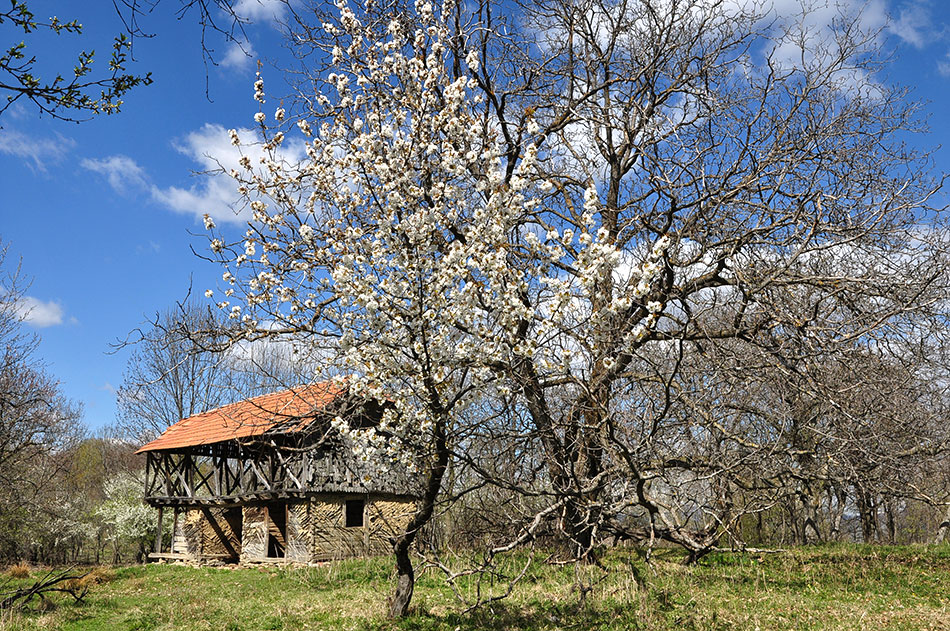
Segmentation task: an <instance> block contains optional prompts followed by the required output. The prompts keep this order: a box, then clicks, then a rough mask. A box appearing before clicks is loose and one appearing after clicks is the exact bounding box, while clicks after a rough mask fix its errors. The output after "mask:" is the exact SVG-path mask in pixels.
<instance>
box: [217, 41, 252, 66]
mask: <svg viewBox="0 0 950 631" xmlns="http://www.w3.org/2000/svg"><path fill="white" fill-rule="evenodd" d="M255 55H257V53H256V52H255V51H254V46H252V45H251V43H250V42H241V43H238V42H231V44H230V46H228V52H227V53H225V55H224V58H223V59H222V60H221V67H222V68H230V69H232V70H240V69H242V68H247V67H248V66H249V65H250V64H251V61H253V60H254V57H255Z"/></svg>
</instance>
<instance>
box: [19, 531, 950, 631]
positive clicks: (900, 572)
mask: <svg viewBox="0 0 950 631" xmlns="http://www.w3.org/2000/svg"><path fill="white" fill-rule="evenodd" d="M527 561H529V558H528V557H527V556H526V555H525V554H524V553H520V554H518V555H515V556H513V557H511V558H508V559H506V560H504V561H503V562H502V563H501V567H500V568H499V569H500V571H501V572H502V573H509V574H512V573H517V572H519V571H520V570H521V568H522V567H523V565H524V563H526V562H527ZM681 561H682V555H681V554H679V553H678V552H675V551H672V550H661V551H657V552H656V553H655V554H654V556H653V562H652V564H650V565H648V564H647V563H646V562H645V561H644V558H643V555H642V554H641V553H639V552H638V551H636V550H633V549H621V550H613V551H611V552H610V553H608V554H607V555H606V556H605V558H604V566H605V568H606V569H607V570H608V571H606V572H605V571H604V570H603V569H601V568H597V567H592V566H588V567H575V566H573V565H567V566H563V565H561V566H558V565H549V564H546V563H544V562H543V558H542V557H540V556H539V557H538V558H537V559H534V560H532V562H531V563H530V565H529V567H528V570H527V571H526V573H525V576H524V577H523V579H522V581H521V582H520V583H519V584H518V586H517V587H516V588H515V591H514V592H513V594H512V595H511V596H510V597H509V598H507V599H505V600H502V601H499V602H495V603H493V604H491V605H490V606H489V605H486V606H483V607H482V608H480V609H477V610H476V611H474V612H471V613H464V609H465V606H464V605H462V604H461V603H460V602H459V600H458V599H457V598H456V596H455V594H454V593H453V591H452V590H451V589H450V588H449V587H448V586H447V585H446V584H445V582H444V580H443V579H442V577H441V575H439V574H438V573H436V572H435V571H434V570H431V569H429V570H424V571H421V572H420V574H419V576H418V582H417V586H416V592H415V598H414V600H413V614H412V615H411V616H410V617H408V618H406V619H404V620H400V621H391V620H387V619H386V617H385V609H386V597H387V595H388V593H389V591H390V589H391V578H392V575H391V561H390V560H389V559H387V558H381V559H370V560H356V561H343V562H338V563H331V564H327V565H324V566H320V567H312V568H300V569H281V568H274V567H262V568H241V569H236V570H235V569H214V568H200V569H199V568H191V567H184V566H172V565H150V566H139V567H128V568H121V569H118V570H117V571H116V572H115V576H114V579H113V580H111V581H109V582H106V583H103V584H99V585H94V586H93V587H92V589H91V591H90V594H89V596H87V598H86V602H85V603H82V604H74V603H71V602H69V601H68V600H66V599H56V600H55V602H54V603H52V604H51V605H46V606H45V607H44V606H37V607H35V608H33V609H32V610H30V611H24V612H20V613H10V612H5V613H2V614H0V630H3V631H6V630H10V631H21V630H22V631H25V630H36V631H39V630H42V631H73V630H79V629H83V630H103V631H105V630H110V631H112V630H116V631H132V630H136V631H166V630H171V629H183V630H196V631H197V630H204V629H208V630H211V629H215V630H218V629H223V630H226V631H250V630H258V629H341V630H342V629H354V630H363V629H365V630H367V631H436V630H443V629H444V630H448V631H452V630H455V629H458V630H459V631H470V630H475V629H524V630H527V631H542V630H544V631H547V630H551V631H553V630H555V629H565V630H566V629H578V630H580V629H611V630H613V629H616V630H618V631H619V630H621V629H623V630H626V629H642V630H644V631H647V630H649V631H654V630H656V631H660V630H664V631H665V630H676V631H689V630H692V629H696V630H699V629H702V630H726V629H729V630H732V629H737V630H749V631H752V630H754V629H758V630H761V631H766V630H772V629H796V630H806V629H814V630H829V631H830V630H835V631H838V630H849V629H854V630H858V629H862V630H863V629H907V630H910V629H914V630H917V629H935V630H936V629H942V630H948V631H950V546H939V547H934V546H931V547H872V546H832V547H821V548H802V549H796V550H792V551H789V552H784V553H779V554H765V555H750V554H725V553H717V554H714V555H711V556H709V557H707V558H705V559H704V560H703V561H702V562H701V563H700V564H699V565H698V566H694V567H685V566H683V565H682V563H681ZM18 582H19V581H18ZM506 585H507V582H506V581H504V580H503V579H501V578H498V577H496V578H494V579H493V578H492V577H483V579H482V580H481V582H479V581H478V580H476V579H475V578H465V579H460V580H459V581H458V582H457V588H458V590H459V592H460V593H461V594H462V595H463V596H464V597H465V598H467V599H472V598H474V596H475V594H476V593H478V591H479V589H480V590H481V593H483V594H486V593H487V594H492V593H499V592H500V591H501V590H503V589H504V588H505V586H506Z"/></svg>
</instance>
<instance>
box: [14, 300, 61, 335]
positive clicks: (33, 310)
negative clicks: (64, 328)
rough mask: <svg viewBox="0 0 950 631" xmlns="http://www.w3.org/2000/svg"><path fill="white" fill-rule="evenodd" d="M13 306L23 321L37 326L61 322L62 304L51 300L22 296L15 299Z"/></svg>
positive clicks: (42, 326)
mask: <svg viewBox="0 0 950 631" xmlns="http://www.w3.org/2000/svg"><path fill="white" fill-rule="evenodd" d="M15 308H16V312H17V315H18V316H19V317H20V319H21V320H22V321H23V322H26V323H27V324H29V325H31V326H35V327H37V328H45V327H48V326H55V325H57V324H62V323H63V306H62V305H61V304H59V303H58V302H56V301H53V300H50V301H49V302H43V301H42V300H40V299H39V298H34V297H33V296H23V297H22V298H20V299H19V300H17V302H16V307H15Z"/></svg>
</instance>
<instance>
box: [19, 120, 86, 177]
mask: <svg viewBox="0 0 950 631" xmlns="http://www.w3.org/2000/svg"><path fill="white" fill-rule="evenodd" d="M75 145H76V142H75V141H74V140H71V139H69V138H63V137H62V136H60V137H58V138H56V139H55V140H54V139H52V138H36V137H33V136H30V135H27V134H24V133H23V132H19V131H16V130H15V129H10V128H6V129H4V130H3V133H0V153H5V154H7V155H9V156H13V157H15V158H23V159H25V160H30V161H32V163H33V164H32V166H31V167H30V168H33V169H35V170H37V171H41V172H43V173H45V172H46V167H47V165H51V164H56V163H58V162H60V161H61V160H62V159H63V157H64V156H65V155H66V154H67V153H69V151H70V149H72V148H73V147H74V146H75Z"/></svg>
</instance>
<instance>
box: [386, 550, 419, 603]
mask: <svg viewBox="0 0 950 631" xmlns="http://www.w3.org/2000/svg"><path fill="white" fill-rule="evenodd" d="M395 553H396V592H395V593H394V594H393V598H392V602H391V603H390V604H389V615H390V616H391V617H393V618H398V617H401V616H405V615H406V614H407V613H408V612H409V603H410V602H412V592H413V591H414V589H415V585H416V573H415V571H414V570H413V568H412V559H411V558H409V546H408V545H407V546H397V547H396V550H395Z"/></svg>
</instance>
